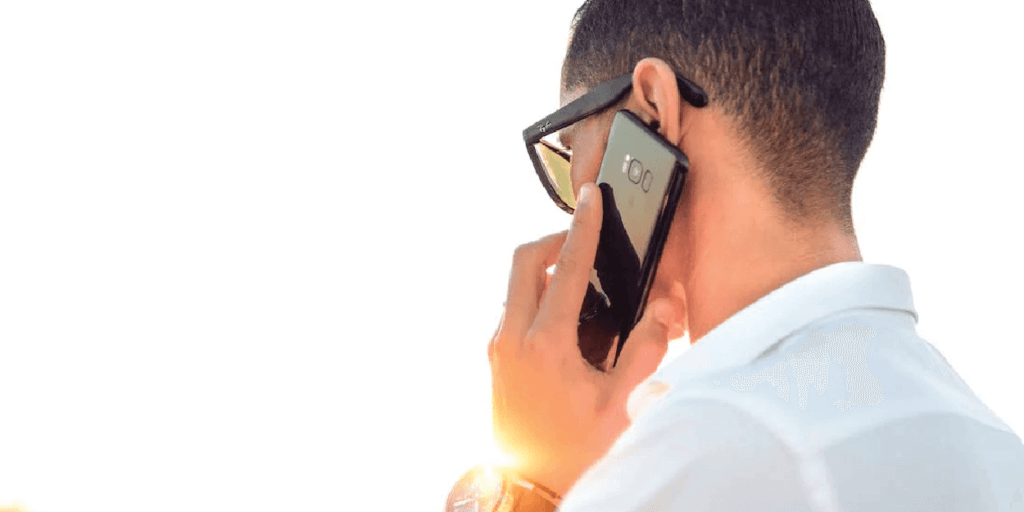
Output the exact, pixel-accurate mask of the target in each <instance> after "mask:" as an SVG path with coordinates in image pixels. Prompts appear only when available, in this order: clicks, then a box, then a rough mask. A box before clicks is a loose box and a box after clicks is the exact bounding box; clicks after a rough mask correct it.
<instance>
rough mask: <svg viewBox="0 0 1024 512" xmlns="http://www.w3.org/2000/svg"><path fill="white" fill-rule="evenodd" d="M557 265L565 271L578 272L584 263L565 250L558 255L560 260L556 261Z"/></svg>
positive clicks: (568, 272) (569, 272)
mask: <svg viewBox="0 0 1024 512" xmlns="http://www.w3.org/2000/svg"><path fill="white" fill-rule="evenodd" d="M555 266H556V267H558V268H560V269H561V270H562V272H564V273H567V274H576V273H578V272H580V271H581V270H582V267H583V264H582V263H580V261H579V259H577V258H575V257H573V256H571V255H569V254H566V253H564V252H563V253H562V254H560V255H558V261H557V262H556V263H555Z"/></svg>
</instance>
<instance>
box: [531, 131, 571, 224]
mask: <svg viewBox="0 0 1024 512" xmlns="http://www.w3.org/2000/svg"><path fill="white" fill-rule="evenodd" d="M534 150H535V151H536V152H537V156H538V157H540V162H541V165H543V166H544V173H545V176H546V177H547V181H548V186H550V187H551V189H552V190H554V191H555V193H556V194H557V195H558V197H559V198H561V199H562V201H564V202H565V204H567V205H568V206H569V208H573V209H575V208H576V196H575V194H573V191H572V180H571V179H570V176H569V156H568V154H567V153H566V152H565V151H564V150H562V149H560V148H558V147H557V146H555V145H553V144H550V143H548V142H546V141H541V142H538V143H537V144H535V145H534Z"/></svg>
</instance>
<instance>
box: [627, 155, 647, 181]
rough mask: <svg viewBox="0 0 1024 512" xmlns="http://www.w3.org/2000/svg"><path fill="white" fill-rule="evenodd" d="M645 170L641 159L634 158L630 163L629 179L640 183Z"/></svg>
mask: <svg viewBox="0 0 1024 512" xmlns="http://www.w3.org/2000/svg"><path fill="white" fill-rule="evenodd" d="M643 172H644V166H643V164H641V163H640V161H639V160H633V161H632V162H630V164H629V181H632V182H633V183H640V175H641V174H643Z"/></svg>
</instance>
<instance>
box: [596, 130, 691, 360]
mask: <svg viewBox="0 0 1024 512" xmlns="http://www.w3.org/2000/svg"><path fill="white" fill-rule="evenodd" d="M689 168H690V163H689V160H688V159H687V158H686V155H684V154H683V153H682V151H680V150H679V149H678V148H676V147H675V146H674V145H672V144H670V143H669V142H668V141H666V140H665V139H664V138H663V137H661V136H660V135H658V133H657V132H655V131H654V130H652V129H651V128H650V127H648V126H647V125H645V124H644V123H643V121H641V120H640V119H639V118H638V117H636V115H634V114H633V113H631V112H629V111H627V110H620V111H619V112H617V113H616V114H615V118H614V120H613V121H612V127H611V131H610V132H609V134H608V145H607V147H606V149H605V153H604V159H603V160H602V162H601V170H600V174H598V177H597V186H598V187H599V188H600V189H601V200H602V205H603V206H604V208H603V210H604V213H603V216H604V217H603V221H602V223H601V238H600V242H598V247H597V256H596V257H595V259H594V270H593V271H592V272H591V276H590V284H589V286H588V287H587V295H586V298H585V299H584V302H583V308H582V309H581V311H580V322H579V328H578V334H579V339H580V350H581V352H582V354H583V357H584V358H586V359H587V361H588V362H589V363H590V364H591V365H593V366H595V367H598V368H601V367H603V364H604V362H605V360H606V359H607V358H608V356H609V354H610V352H611V347H612V345H613V344H614V345H615V356H614V359H612V366H613V367H614V366H615V364H617V363H618V360H619V355H620V354H621V353H622V346H623V344H624V343H625V342H626V339H627V338H628V337H629V333H630V332H631V331H632V330H633V327H634V326H636V323H637V322H638V321H639V320H640V317H641V315H642V314H643V311H644V306H645V305H646V304H647V296H648V294H649V293H650V288H651V282H652V280H653V279H654V274H655V272H656V271H657V269H658V262H659V261H660V259H661V252H662V249H663V248H664V246H665V239H666V237H667V236H668V231H669V227H671V224H672V217H673V216H674V215H675V209H676V205H677V204H678V203H679V197H680V195H681V194H682V190H683V185H684V183H685V180H686V174H687V173H688V172H689Z"/></svg>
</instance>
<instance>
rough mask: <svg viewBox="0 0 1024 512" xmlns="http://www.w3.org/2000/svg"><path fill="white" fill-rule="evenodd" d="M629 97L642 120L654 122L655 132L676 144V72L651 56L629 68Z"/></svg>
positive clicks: (680, 133)
mask: <svg viewBox="0 0 1024 512" xmlns="http://www.w3.org/2000/svg"><path fill="white" fill-rule="evenodd" d="M632 96H633V100H634V102H635V105H634V106H635V107H636V108H637V109H638V110H639V112H636V113H637V115H639V117H640V118H641V119H643V120H644V122H646V123H648V124H650V123H652V122H656V123H657V126H658V127H659V128H658V133H659V134H661V136H662V137H665V139H666V140H668V141H669V142H670V143H672V144H673V145H675V146H678V145H679V143H680V142H681V141H682V140H683V126H682V125H683V116H682V114H683V112H682V108H683V106H682V97H681V96H680V95H679V85H678V84H677V83H676V74H675V72H674V71H672V68H671V67H670V66H669V65H668V64H667V63H665V61H663V60H661V59H657V58H653V57H648V58H646V59H643V60H641V61H640V62H637V64H636V67H635V68H633V94H632Z"/></svg>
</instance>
